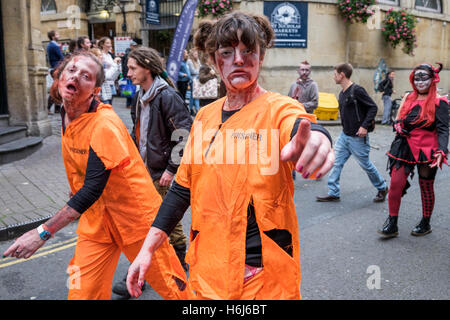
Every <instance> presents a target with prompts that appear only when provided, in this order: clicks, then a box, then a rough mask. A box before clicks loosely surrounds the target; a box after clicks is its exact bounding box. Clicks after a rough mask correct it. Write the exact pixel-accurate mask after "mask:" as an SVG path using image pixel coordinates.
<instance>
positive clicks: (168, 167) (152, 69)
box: [113, 47, 192, 298]
mask: <svg viewBox="0 0 450 320" xmlns="http://www.w3.org/2000/svg"><path fill="white" fill-rule="evenodd" d="M127 66H128V74H127V77H128V78H129V79H130V80H131V81H132V82H133V84H135V85H139V86H140V87H141V90H140V91H139V93H136V95H137V100H136V105H135V107H136V109H134V108H133V109H132V119H133V123H134V128H133V131H132V133H131V136H132V137H133V139H134V140H135V142H136V145H137V147H138V150H139V153H140V155H141V157H142V159H143V160H144V163H145V164H146V166H147V169H148V171H149V173H150V176H151V178H152V180H153V184H154V186H155V188H156V190H157V191H158V193H159V194H160V195H161V197H163V198H164V196H165V195H166V194H167V192H168V191H169V188H170V185H171V183H172V181H173V179H174V176H175V174H176V172H177V169H178V166H179V163H180V161H181V157H182V151H183V144H182V143H185V142H186V140H187V137H188V136H189V131H190V130H191V126H192V118H191V115H190V113H189V110H188V108H187V107H186V105H185V104H184V101H183V99H182V98H181V97H180V95H179V93H178V92H177V91H176V89H175V86H174V84H173V82H172V80H171V79H170V78H169V77H168V75H167V73H166V72H165V70H164V66H163V64H162V62H161V59H160V57H159V54H158V52H157V51H156V50H154V49H151V48H145V47H140V48H137V49H135V50H133V51H131V52H130V54H129V57H128V64H127ZM175 131H176V132H175ZM172 136H176V139H175V140H176V141H173V140H172ZM178 137H180V138H178ZM184 138H186V139H184ZM169 236H170V244H171V245H172V246H173V247H174V249H175V252H176V253H177V256H178V258H179V259H180V262H181V264H182V265H183V267H184V268H185V270H187V266H186V264H185V261H184V258H185V254H186V242H187V239H186V236H185V235H184V233H183V226H182V225H181V223H180V222H179V223H178V224H177V226H176V227H175V229H174V230H173V231H172V233H171V234H170V235H169ZM113 292H114V293H116V294H118V295H120V296H122V297H124V298H129V297H130V296H129V294H128V290H127V288H126V284H125V281H121V282H118V283H116V285H114V287H113Z"/></svg>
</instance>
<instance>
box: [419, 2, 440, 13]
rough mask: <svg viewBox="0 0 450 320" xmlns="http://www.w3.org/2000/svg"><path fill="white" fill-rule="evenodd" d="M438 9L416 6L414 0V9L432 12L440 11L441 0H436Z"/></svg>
mask: <svg viewBox="0 0 450 320" xmlns="http://www.w3.org/2000/svg"><path fill="white" fill-rule="evenodd" d="M436 1H437V2H436V3H437V5H438V9H432V8H427V7H422V6H418V5H417V2H416V0H414V9H416V10H417V11H425V12H432V13H442V0H436Z"/></svg>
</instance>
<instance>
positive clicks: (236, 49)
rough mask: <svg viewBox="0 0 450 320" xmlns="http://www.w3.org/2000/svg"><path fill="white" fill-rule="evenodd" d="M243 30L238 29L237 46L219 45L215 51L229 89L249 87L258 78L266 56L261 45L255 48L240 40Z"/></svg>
mask: <svg viewBox="0 0 450 320" xmlns="http://www.w3.org/2000/svg"><path fill="white" fill-rule="evenodd" d="M241 35H242V31H240V30H239V31H238V39H239V43H238V44H237V45H235V46H226V47H223V46H219V49H217V51H216V52H215V54H214V55H215V62H216V66H217V68H218V70H219V73H220V75H221V78H222V80H223V82H224V83H225V86H226V87H227V89H228V90H232V91H240V90H244V89H247V88H249V87H250V86H251V85H253V84H254V83H255V82H256V80H257V79H258V75H259V68H260V67H261V65H262V62H263V59H264V57H262V56H261V54H260V48H259V46H256V48H255V49H254V50H251V49H249V48H247V46H246V45H245V44H244V43H243V42H242V41H241V40H240V39H241Z"/></svg>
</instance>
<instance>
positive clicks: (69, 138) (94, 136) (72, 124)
mask: <svg viewBox="0 0 450 320" xmlns="http://www.w3.org/2000/svg"><path fill="white" fill-rule="evenodd" d="M103 80H104V71H103V66H102V65H101V63H100V62H99V61H98V59H97V58H95V56H93V55H92V54H91V53H86V52H78V53H75V54H73V55H71V56H69V57H67V59H66V60H65V61H64V62H63V63H62V64H61V65H60V67H59V68H58V69H57V71H56V72H55V82H54V83H53V86H52V90H51V93H52V95H53V98H54V99H55V100H58V101H60V102H62V103H63V108H62V109H61V118H62V138H61V143H62V156H63V159H64V165H65V168H66V173H67V178H68V181H69V185H70V190H71V193H72V194H73V196H72V197H71V198H70V200H69V201H68V202H67V204H66V205H65V206H64V207H63V208H62V209H61V210H59V211H58V212H57V213H56V214H55V215H54V216H53V217H52V218H50V219H49V220H48V221H47V222H45V223H44V224H42V225H40V226H39V227H38V228H37V229H33V230H31V231H29V232H27V233H25V234H24V235H23V236H21V237H20V238H18V239H17V240H16V241H15V242H14V244H13V245H11V246H10V247H9V248H8V249H7V250H6V251H5V252H4V253H3V255H4V256H11V257H16V258H25V259H27V258H29V257H31V256H32V255H33V254H34V253H35V252H36V250H38V249H39V248H40V247H41V246H42V245H44V243H45V241H47V240H48V239H50V238H51V237H52V236H54V235H55V233H56V232H58V231H59V230H60V229H62V228H64V227H65V226H67V225H68V224H69V223H71V222H73V221H75V220H77V219H79V221H78V228H77V234H78V240H77V245H76V248H75V253H74V257H73V258H72V260H71V262H70V264H69V267H68V269H67V271H68V273H69V279H71V283H72V284H73V285H70V286H69V295H68V298H69V299H72V300H73V299H75V300H84V299H89V300H91V299H110V296H111V287H112V280H113V276H114V272H115V269H116V266H117V262H118V261H119V258H120V254H121V252H123V253H124V254H125V255H126V257H127V258H128V259H129V260H130V261H133V260H134V258H135V257H136V255H137V253H138V251H139V249H140V248H141V246H142V243H143V240H144V238H145V235H146V234H147V232H148V228H149V227H150V225H151V223H152V221H153V220H154V218H155V216H156V212H157V210H158V208H159V206H160V204H161V197H160V195H159V194H158V192H157V191H156V189H155V187H154V185H153V183H152V181H151V178H150V175H149V174H148V172H147V168H146V167H145V164H144V162H143V161H142V159H141V157H140V155H139V152H138V150H137V149H136V146H135V144H134V142H133V140H132V139H131V137H130V135H129V133H128V130H127V128H126V127H125V125H124V124H123V122H122V121H121V120H120V118H119V117H118V116H117V114H116V113H115V112H114V110H113V108H112V106H110V105H105V104H102V103H100V102H99V101H98V100H97V99H96V96H97V94H98V93H99V91H100V85H101V83H103ZM162 247H163V249H162V250H158V252H157V253H155V260H156V261H155V264H154V265H153V266H152V269H150V270H149V273H148V274H147V275H146V279H147V281H148V282H149V283H150V284H151V286H152V287H153V288H154V289H155V291H157V292H158V293H159V294H160V295H161V296H162V297H163V298H165V299H178V298H182V291H181V290H180V288H182V287H183V286H184V283H185V278H186V275H185V273H184V270H183V268H182V266H181V264H180V263H179V261H178V259H177V258H176V254H175V251H174V250H173V248H172V247H171V246H170V245H169V243H168V241H165V242H164V243H163V245H162ZM156 254H157V256H156ZM43 272H44V271H43Z"/></svg>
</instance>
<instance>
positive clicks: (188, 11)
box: [167, 0, 198, 83]
mask: <svg viewBox="0 0 450 320" xmlns="http://www.w3.org/2000/svg"><path fill="white" fill-rule="evenodd" d="M197 2H198V0H188V1H186V3H185V4H184V6H183V10H182V11H181V15H180V19H179V20H178V24H177V28H176V30H175V35H174V37H173V41H172V46H171V47H170V52H169V58H168V59H167V72H168V74H169V76H170V77H171V78H172V80H173V81H174V83H177V79H178V71H179V70H180V64H181V60H182V59H183V53H184V49H185V48H186V44H187V42H188V41H189V35H190V34H191V28H192V23H193V22H194V12H195V9H196V8H197Z"/></svg>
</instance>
